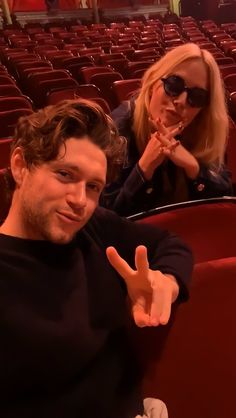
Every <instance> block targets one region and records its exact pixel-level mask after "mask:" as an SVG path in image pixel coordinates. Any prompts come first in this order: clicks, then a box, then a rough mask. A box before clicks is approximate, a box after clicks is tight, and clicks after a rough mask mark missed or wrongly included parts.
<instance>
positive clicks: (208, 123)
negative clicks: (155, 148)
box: [133, 43, 229, 169]
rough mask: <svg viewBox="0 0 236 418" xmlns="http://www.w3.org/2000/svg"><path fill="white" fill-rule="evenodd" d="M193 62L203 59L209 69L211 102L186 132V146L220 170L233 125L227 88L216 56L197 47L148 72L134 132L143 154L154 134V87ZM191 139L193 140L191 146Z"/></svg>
mask: <svg viewBox="0 0 236 418" xmlns="http://www.w3.org/2000/svg"><path fill="white" fill-rule="evenodd" d="M192 59H201V60H202V61H203V62H204V64H205V65H206V68H207V71H208V83H209V85H208V90H209V93H210V100H209V105H208V106H207V107H206V108H203V109H202V110H201V111H200V112H199V114H198V115H197V116H196V117H195V118H194V120H193V121H192V122H191V124H190V125H189V126H188V127H187V128H186V129H185V130H184V132H183V143H184V145H185V146H186V147H187V148H188V149H189V151H191V153H192V154H193V155H194V156H195V157H196V158H197V159H198V160H199V161H200V162H202V163H204V164H207V165H208V166H210V165H211V166H212V167H215V169H219V168H220V166H221V165H222V163H223V161H224V154H225V148H226V141H227V135H228V125H229V121H228V114H227V107H226V102H225V91H224V85H223V81H222V78H221V75H220V71H219V67H218V65H217V63H216V61H215V59H214V57H213V55H212V54H211V53H210V52H209V51H207V50H205V49H200V48H199V46H198V45H196V44H193V43H187V44H183V45H180V46H178V47H176V48H174V49H172V50H171V51H169V52H168V53H167V54H166V55H164V56H163V57H162V58H161V59H160V60H159V61H157V62H156V63H154V64H153V65H152V66H151V67H149V68H148V70H147V71H146V72H145V74H144V76H143V79H142V86H141V90H140V92H139V95H138V97H137V99H136V101H135V110H134V122H133V130H134V133H135V136H136V141H137V147H138V149H139V152H140V153H141V154H142V153H143V151H144V149H145V147H146V144H147V142H148V140H149V137H150V134H151V128H150V123H149V105H150V99H151V94H152V90H153V87H154V85H155V84H156V83H157V82H160V80H161V78H162V77H164V76H166V75H167V74H171V73H173V72H174V70H175V68H176V67H177V66H178V65H180V64H182V63H183V62H185V61H187V60H192ZM188 138H191V141H190V142H189V144H190V146H189V144H188V141H187V139H188Z"/></svg>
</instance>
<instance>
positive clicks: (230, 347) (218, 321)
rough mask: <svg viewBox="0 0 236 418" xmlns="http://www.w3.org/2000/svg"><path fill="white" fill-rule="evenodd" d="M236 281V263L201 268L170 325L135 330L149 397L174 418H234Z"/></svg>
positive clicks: (221, 262) (229, 261) (231, 260)
mask: <svg viewBox="0 0 236 418" xmlns="http://www.w3.org/2000/svg"><path fill="white" fill-rule="evenodd" d="M218 239H219V237H218ZM202 241H204V236H203V237H202ZM235 278H236V257H231V258H226V259H219V260H214V261H206V262H203V263H200V264H198V265H196V266H195V269H194V274H193V281H192V287H191V290H190V300H189V301H188V302H187V303H184V304H182V305H180V306H178V307H177V309H176V310H174V312H173V313H172V318H171V321H170V323H169V324H168V325H167V326H165V327H162V326H160V327H158V328H156V329H150V328H143V329H138V328H137V327H136V328H135V329H134V340H135V346H136V349H137V352H138V356H139V359H140V362H141V364H142V365H143V368H144V379H143V392H144V397H145V396H148V397H150V396H152V397H157V398H160V399H162V400H163V401H164V402H165V403H166V404H167V407H168V412H169V418H235V381H236V361H235V352H236V326H235V317H236V304H235V295H236V280H235Z"/></svg>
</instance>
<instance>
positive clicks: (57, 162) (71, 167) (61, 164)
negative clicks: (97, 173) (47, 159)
mask: <svg viewBox="0 0 236 418" xmlns="http://www.w3.org/2000/svg"><path fill="white" fill-rule="evenodd" d="M51 166H52V167H54V168H58V167H61V168H66V169H69V170H71V171H74V172H75V173H77V174H81V170H80V168H79V167H78V166H77V165H75V164H70V163H67V162H65V161H63V160H55V161H52V162H51ZM92 181H95V182H97V183H100V184H101V186H102V187H104V186H105V184H106V180H105V181H104V180H103V178H101V177H94V178H92Z"/></svg>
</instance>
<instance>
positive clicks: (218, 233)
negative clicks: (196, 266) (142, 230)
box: [130, 197, 236, 263]
mask: <svg viewBox="0 0 236 418" xmlns="http://www.w3.org/2000/svg"><path fill="white" fill-rule="evenodd" d="M130 218H131V219H136V220H138V219H139V222H142V223H147V224H149V225H158V226H160V227H161V228H164V229H168V230H169V231H172V232H174V233H176V234H178V235H179V236H180V237H182V238H183V240H184V241H185V242H186V243H187V244H188V245H189V246H190V248H192V251H193V255H194V259H195V262H196V263H199V262H205V261H209V260H216V259H218V258H226V257H234V256H235V255H236V239H235V237H236V198H231V197H229V198H227V197H226V198H216V199H206V200H200V201H192V202H184V203H179V204H175V205H169V206H165V207H162V208H158V209H154V210H153V211H152V210H151V211H149V212H147V213H143V214H140V215H134V216H131V217H130Z"/></svg>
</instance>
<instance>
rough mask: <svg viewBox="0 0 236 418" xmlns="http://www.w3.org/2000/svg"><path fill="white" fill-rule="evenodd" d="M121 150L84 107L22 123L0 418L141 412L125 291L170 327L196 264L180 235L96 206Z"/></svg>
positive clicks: (5, 273)
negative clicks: (172, 312)
mask: <svg viewBox="0 0 236 418" xmlns="http://www.w3.org/2000/svg"><path fill="white" fill-rule="evenodd" d="M122 152H123V151H122V143H121V140H120V138H119V137H118V134H117V131H116V129H115V127H114V125H113V123H112V121H111V120H110V118H109V117H108V116H106V115H105V114H104V112H103V111H102V110H101V109H100V107H99V106H97V105H95V104H92V103H91V102H89V101H65V102H62V103H59V104H58V105H56V106H50V107H48V108H45V109H42V110H40V111H38V112H37V113H33V114H32V115H30V116H29V117H24V118H21V119H20V121H19V123H18V126H17V130H16V138H15V143H14V147H13V150H12V154H11V170H10V173H9V174H10V176H11V183H12V182H13V183H14V190H13V196H12V203H11V207H10V210H9V214H8V216H7V217H6V219H5V221H4V222H3V224H2V226H1V227H0V244H1V245H0V278H1V280H0V308H1V315H0V325H1V336H2V338H1V344H0V354H1V369H0V372H1V373H0V389H1V391H0V416H2V417H4V418H19V417H22V418H37V417H38V418H133V417H134V416H136V415H137V414H140V413H141V414H142V399H141V395H140V393H139V385H138V383H139V382H138V371H137V367H136V365H135V363H134V357H133V353H132V350H131V347H130V344H129V342H128V341H129V340H128V335H127V332H126V328H125V326H126V324H127V321H128V317H129V315H128V309H127V304H126V294H127V293H128V296H129V300H130V306H131V312H132V316H133V318H134V321H135V322H136V324H137V325H138V326H141V327H142V326H156V325H158V324H165V323H167V321H168V319H169V316H170V310H171V303H172V302H174V301H175V300H176V299H177V297H178V298H179V299H180V300H181V299H186V298H187V283H188V281H189V277H190V274H191V269H192V257H191V253H190V252H189V250H188V249H187V248H186V247H185V246H184V244H182V242H181V241H180V240H179V239H178V238H177V237H175V236H173V235H170V234H168V233H167V232H163V231H160V230H159V229H155V228H153V227H151V228H150V227H148V226H145V225H138V224H135V223H132V222H130V221H127V220H125V219H121V218H119V217H118V216H117V215H115V214H113V213H112V212H109V211H107V210H105V209H102V208H99V207H97V206H98V201H99V196H100V194H101V192H102V189H103V187H104V185H105V182H106V178H107V177H108V178H109V177H110V176H113V175H114V174H115V173H114V171H115V168H116V166H117V165H119V162H120V160H121V159H122ZM106 252H107V255H106ZM147 253H148V256H147ZM148 260H149V262H148ZM149 263H150V267H149ZM112 266H113V267H112Z"/></svg>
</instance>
